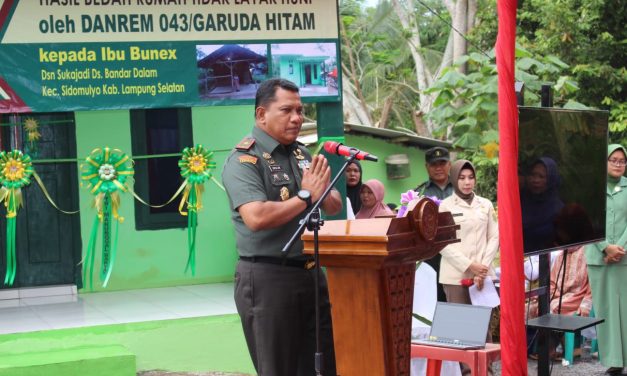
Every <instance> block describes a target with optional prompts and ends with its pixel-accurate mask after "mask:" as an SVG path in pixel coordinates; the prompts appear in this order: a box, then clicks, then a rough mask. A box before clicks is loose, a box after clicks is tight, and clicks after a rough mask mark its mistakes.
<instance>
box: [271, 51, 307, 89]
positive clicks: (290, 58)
mask: <svg viewBox="0 0 627 376" xmlns="http://www.w3.org/2000/svg"><path fill="white" fill-rule="evenodd" d="M298 56H299V55H280V56H276V57H275V59H276V60H279V61H278V64H279V77H281V78H285V79H287V80H290V81H292V82H294V83H295V84H296V85H298V86H299V87H300V86H303V84H304V82H303V80H302V77H301V75H300V64H299V63H298V60H297V57H298ZM276 60H275V64H276ZM290 62H291V65H292V70H291V72H292V73H290Z"/></svg>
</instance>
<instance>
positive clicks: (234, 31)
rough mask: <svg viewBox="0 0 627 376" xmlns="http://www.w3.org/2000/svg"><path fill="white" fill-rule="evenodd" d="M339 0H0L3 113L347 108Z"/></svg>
mask: <svg viewBox="0 0 627 376" xmlns="http://www.w3.org/2000/svg"><path fill="white" fill-rule="evenodd" d="M337 21H338V14H337V3H336V0H187V1H186V0H171V1H168V0H36V1H34V0H22V1H20V0H0V61H1V62H2V63H1V64H0V113H8V112H53V111H73V110H89V109H120V108H150V107H174V106H186V107H187V106H202V105H208V104H210V103H224V104H233V103H238V102H246V103H247V102H251V101H252V100H253V99H254V94H255V91H256V87H257V85H258V84H259V83H260V82H261V81H263V80H265V79H267V78H269V77H283V78H286V79H289V80H291V81H293V82H295V83H296V84H298V85H299V87H301V95H302V96H303V97H304V98H306V99H307V98H308V99H309V100H311V101H337V100H339V99H340V92H341V91H340V89H339V85H338V82H339V77H338V71H339V70H338V64H339V52H338V49H339V44H338V23H337Z"/></svg>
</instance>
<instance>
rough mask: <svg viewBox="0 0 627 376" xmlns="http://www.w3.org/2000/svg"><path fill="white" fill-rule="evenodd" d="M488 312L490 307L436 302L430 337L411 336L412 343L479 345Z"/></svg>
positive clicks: (459, 346)
mask: <svg viewBox="0 0 627 376" xmlns="http://www.w3.org/2000/svg"><path fill="white" fill-rule="evenodd" d="M491 316H492V308H490V307H484V306H474V305H470V304H456V303H443V302H438V303H437V304H436V306H435V313H434V314H433V323H432V325H431V332H430V333H429V337H428V338H426V339H416V340H412V343H415V344H419V345H429V346H439V347H450V348H455V349H463V350H471V349H482V348H484V347H485V342H486V336H487V334H488V327H489V326H490V317H491Z"/></svg>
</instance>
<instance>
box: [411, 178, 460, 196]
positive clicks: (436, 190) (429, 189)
mask: <svg viewBox="0 0 627 376" xmlns="http://www.w3.org/2000/svg"><path fill="white" fill-rule="evenodd" d="M414 191H416V192H418V194H419V195H421V196H427V197H437V198H438V200H444V199H445V198H447V197H449V196H450V195H452V194H453V184H451V182H450V181H449V182H448V183H446V186H445V187H444V189H442V188H440V186H439V185H437V184H435V183H434V182H432V181H431V180H427V181H426V182H424V183H422V184H420V185H419V186H417V187H416V189H414Z"/></svg>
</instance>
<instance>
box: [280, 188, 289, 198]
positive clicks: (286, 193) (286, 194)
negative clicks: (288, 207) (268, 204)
mask: <svg viewBox="0 0 627 376" xmlns="http://www.w3.org/2000/svg"><path fill="white" fill-rule="evenodd" d="M288 198H290V190H289V189H287V187H283V188H281V201H285V200H287V199H288Z"/></svg>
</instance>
